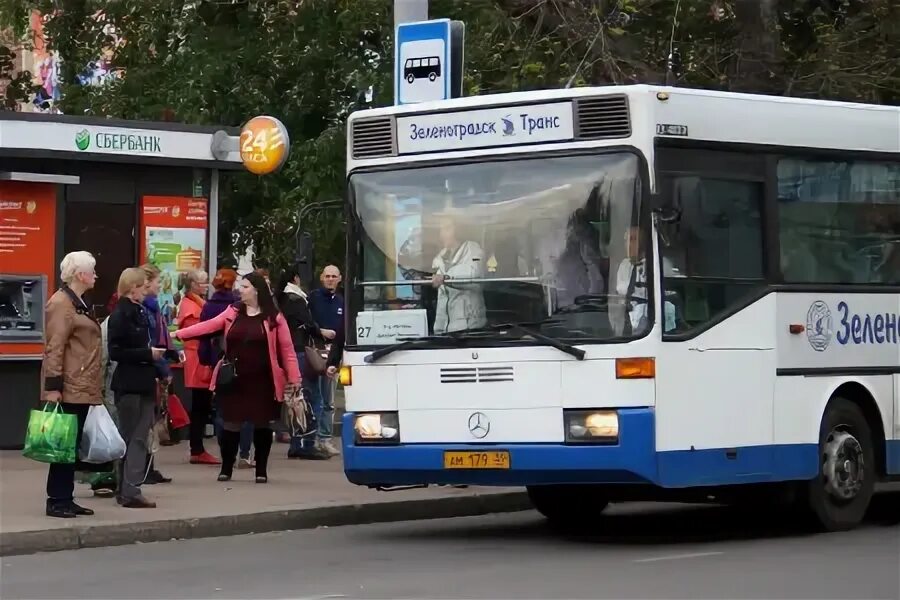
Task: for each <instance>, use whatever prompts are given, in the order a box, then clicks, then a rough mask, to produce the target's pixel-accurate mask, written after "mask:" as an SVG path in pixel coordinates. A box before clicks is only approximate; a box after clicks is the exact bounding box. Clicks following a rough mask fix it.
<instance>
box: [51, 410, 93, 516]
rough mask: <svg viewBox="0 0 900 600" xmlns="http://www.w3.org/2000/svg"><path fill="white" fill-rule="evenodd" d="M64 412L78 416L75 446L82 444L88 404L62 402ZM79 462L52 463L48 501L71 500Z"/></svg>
mask: <svg viewBox="0 0 900 600" xmlns="http://www.w3.org/2000/svg"><path fill="white" fill-rule="evenodd" d="M59 406H60V408H61V409H62V412H64V413H68V414H70V415H75V416H77V417H78V434H77V435H76V437H75V448H76V452H77V448H79V447H80V446H81V434H82V433H83V432H84V421H85V419H87V414H88V409H89V408H90V406H89V405H87V404H70V403H68V402H62V403H60V405H59ZM77 468H78V464H77V463H73V464H57V463H53V464H51V465H50V470H49V471H48V472H47V502H49V503H51V504H56V503H66V502H71V501H72V499H73V498H74V495H75V470H76V469H77Z"/></svg>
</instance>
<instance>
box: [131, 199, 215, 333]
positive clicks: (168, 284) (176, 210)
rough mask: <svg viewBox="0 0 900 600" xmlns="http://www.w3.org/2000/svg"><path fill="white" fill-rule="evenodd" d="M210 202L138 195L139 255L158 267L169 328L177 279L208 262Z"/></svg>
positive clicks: (176, 300) (177, 297)
mask: <svg viewBox="0 0 900 600" xmlns="http://www.w3.org/2000/svg"><path fill="white" fill-rule="evenodd" d="M208 224H209V205H208V203H207V200H206V199H205V198H189V197H181V196H144V197H143V198H141V223H140V225H141V237H140V245H141V249H140V250H141V258H142V262H149V263H151V264H154V265H156V267H157V268H159V270H160V271H161V275H160V279H161V281H162V290H161V291H160V294H159V306H160V311H161V313H162V315H163V317H164V318H165V319H166V323H167V325H168V326H169V329H170V330H174V329H175V325H174V321H175V316H176V315H177V309H178V303H179V302H180V301H181V292H180V290H179V289H178V279H179V277H180V275H181V274H182V273H185V272H187V271H190V270H192V269H203V268H205V267H206V264H207V260H206V258H207V256H206V233H207V226H208Z"/></svg>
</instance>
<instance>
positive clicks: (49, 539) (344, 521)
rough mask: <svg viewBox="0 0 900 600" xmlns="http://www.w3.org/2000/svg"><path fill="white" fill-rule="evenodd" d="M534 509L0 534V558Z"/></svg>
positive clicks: (447, 507)
mask: <svg viewBox="0 0 900 600" xmlns="http://www.w3.org/2000/svg"><path fill="white" fill-rule="evenodd" d="M531 508H532V507H531V503H530V502H529V501H528V497H527V495H526V494H525V493H523V492H509V493H497V494H490V493H489V494H483V495H472V496H451V497H443V498H425V499H419V500H401V501H395V502H372V503H368V504H348V505H341V506H323V507H316V508H299V509H294V510H279V511H271V512H260V513H251V514H243V515H225V516H218V517H201V518H191V519H171V520H165V521H150V522H145V523H123V524H120V525H97V526H93V527H72V528H63V529H50V530H40V531H16V532H7V533H0V556H16V555H22V554H35V553H37V552H58V551H61V550H77V549H79V548H101V547H107V546H124V545H127V544H134V543H144V544H146V543H150V542H167V541H170V540H173V539H198V538H213V537H226V536H234V535H246V534H251V533H268V532H273V531H286V530H293V529H315V528H317V527H323V526H326V527H338V526H341V525H366V524H372V523H394V522H398V521H422V520H428V519H444V518H452V517H471V516H479V515H486V514H490V513H507V512H519V511H524V510H530V509H531Z"/></svg>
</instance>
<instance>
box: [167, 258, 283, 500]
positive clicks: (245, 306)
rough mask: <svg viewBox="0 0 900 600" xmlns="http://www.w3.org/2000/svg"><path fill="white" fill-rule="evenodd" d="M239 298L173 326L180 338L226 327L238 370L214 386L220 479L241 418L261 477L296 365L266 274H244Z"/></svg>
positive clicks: (227, 471)
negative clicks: (250, 429) (204, 317)
mask: <svg viewBox="0 0 900 600" xmlns="http://www.w3.org/2000/svg"><path fill="white" fill-rule="evenodd" d="M237 289H238V293H239V294H240V302H238V303H236V304H235V305H233V306H231V307H229V308H228V309H227V310H225V311H224V312H222V313H221V314H220V315H219V316H217V317H215V318H214V319H211V320H209V321H203V322H201V323H198V324H197V325H194V326H192V327H187V328H185V329H181V330H179V331H177V332H175V334H174V335H175V336H176V337H178V338H179V339H182V340H184V339H192V338H197V337H201V336H205V335H210V334H214V333H218V332H220V331H223V330H224V331H225V359H224V360H225V361H227V362H228V363H230V364H232V365H234V371H235V372H236V373H237V376H236V377H235V378H234V381H233V382H231V383H230V385H228V387H227V389H224V390H219V391H218V392H216V401H217V402H218V403H219V406H220V407H221V409H222V418H223V420H224V422H225V423H224V431H223V432H222V472H221V473H220V474H219V481H229V480H230V479H231V476H232V473H233V469H234V463H235V459H236V458H237V451H238V445H239V444H240V435H241V434H240V429H241V423H244V422H247V421H249V422H251V423H253V425H254V433H253V445H254V446H255V447H256V482H257V483H266V482H267V481H268V473H267V471H266V467H267V464H268V459H269V452H270V450H271V448H272V422H273V421H275V420H277V419H279V418H280V413H281V405H280V403H281V402H283V401H284V399H285V397H289V396H291V395H293V394H295V393H297V389H298V387H299V385H300V370H299V368H298V365H297V356H296V355H295V354H294V347H293V343H292V342H291V333H290V329H289V328H288V325H287V322H286V321H285V319H284V317H283V316H282V315H281V313H280V312H279V311H278V308H277V307H276V306H275V301H274V300H273V298H272V293H271V292H270V291H269V286H268V285H267V284H266V281H265V279H264V278H263V277H262V276H261V275H258V274H256V273H250V274H249V275H247V276H246V277H245V278H244V279H243V280H241V282H240V283H239V284H238V286H237ZM221 368H222V362H220V363H219V365H217V366H216V370H215V372H214V373H213V383H212V388H213V390H214V391H215V387H216V385H217V383H218V382H219V372H220V369H221Z"/></svg>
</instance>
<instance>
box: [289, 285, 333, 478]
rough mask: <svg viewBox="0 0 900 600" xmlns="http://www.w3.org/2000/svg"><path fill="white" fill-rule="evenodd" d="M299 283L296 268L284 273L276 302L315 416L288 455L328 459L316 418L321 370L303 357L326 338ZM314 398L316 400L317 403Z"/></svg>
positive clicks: (292, 441) (296, 439)
mask: <svg viewBox="0 0 900 600" xmlns="http://www.w3.org/2000/svg"><path fill="white" fill-rule="evenodd" d="M300 282H301V279H300V274H299V272H298V271H297V269H296V268H294V269H290V270H288V271H287V272H285V274H284V275H283V276H282V278H281V282H280V285H279V286H278V290H279V296H278V305H279V306H280V307H281V311H282V314H284V318H285V319H286V320H287V323H288V327H289V328H290V330H291V341H292V342H293V344H294V352H296V353H297V361H298V363H299V364H300V373H301V374H302V375H303V396H304V397H305V398H306V400H307V402H310V403H311V406H310V408H311V409H312V413H313V417H314V418H313V420H312V421H311V422H310V423H309V427H308V429H307V431H305V432H303V433H302V434H301V435H299V436H295V437H293V438H292V439H291V447H290V449H289V450H288V458H301V459H307V460H328V459H330V458H331V454H330V453H329V452H328V451H327V450H325V449H324V448H322V447H321V446H319V444H318V443H317V431H318V425H317V421H316V419H318V417H319V415H321V412H322V401H321V400H322V397H321V394H319V393H318V386H319V377H321V376H322V375H323V373H321V372H318V371H316V369H314V368H313V366H312V365H311V364H309V361H308V360H307V359H306V350H307V348H311V349H312V350H313V351H318V350H317V347H318V346H322V345H324V343H325V338H324V337H323V336H322V332H321V329H319V326H318V325H317V324H316V322H315V320H313V317H312V313H311V312H310V310H309V299H308V298H307V295H306V292H304V291H303V289H302V288H301V287H300ZM317 399H318V402H316V400H317Z"/></svg>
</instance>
